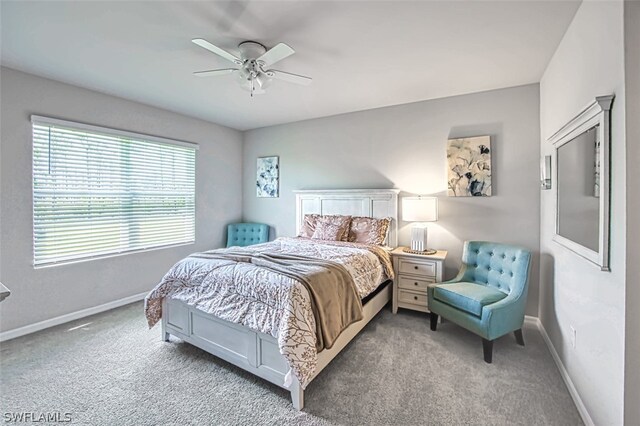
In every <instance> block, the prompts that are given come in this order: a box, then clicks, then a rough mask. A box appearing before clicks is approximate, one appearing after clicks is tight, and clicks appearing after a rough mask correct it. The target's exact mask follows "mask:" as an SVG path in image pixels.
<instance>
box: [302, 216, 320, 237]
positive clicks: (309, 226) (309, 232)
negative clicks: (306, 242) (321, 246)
mask: <svg viewBox="0 0 640 426" xmlns="http://www.w3.org/2000/svg"><path fill="white" fill-rule="evenodd" d="M321 217H322V216H320V215H319V214H305V215H304V223H303V224H302V228H301V229H300V233H299V234H298V237H306V238H311V237H313V233H314V231H315V230H316V226H317V224H318V219H320V218H321Z"/></svg>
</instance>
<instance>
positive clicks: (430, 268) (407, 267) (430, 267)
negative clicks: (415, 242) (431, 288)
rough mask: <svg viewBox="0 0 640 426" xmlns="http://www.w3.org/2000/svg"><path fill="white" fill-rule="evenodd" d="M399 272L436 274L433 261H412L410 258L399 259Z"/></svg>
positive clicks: (433, 275) (431, 275) (432, 275)
mask: <svg viewBox="0 0 640 426" xmlns="http://www.w3.org/2000/svg"><path fill="white" fill-rule="evenodd" d="M399 269H400V273H401V274H414V275H425V276H429V277H435V276H436V264H435V263H434V262H424V261H423V262H414V261H411V260H404V259H400V268H399Z"/></svg>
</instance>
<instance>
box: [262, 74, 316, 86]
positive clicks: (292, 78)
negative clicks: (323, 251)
mask: <svg viewBox="0 0 640 426" xmlns="http://www.w3.org/2000/svg"><path fill="white" fill-rule="evenodd" d="M266 74H267V75H268V76H269V77H273V78H277V79H278V80H283V81H288V82H289V83H295V84H301V85H303V86H308V85H310V84H311V82H312V81H313V79H312V78H311V77H305V76H304V75H298V74H292V73H290V72H284V71H278V70H268V71H266Z"/></svg>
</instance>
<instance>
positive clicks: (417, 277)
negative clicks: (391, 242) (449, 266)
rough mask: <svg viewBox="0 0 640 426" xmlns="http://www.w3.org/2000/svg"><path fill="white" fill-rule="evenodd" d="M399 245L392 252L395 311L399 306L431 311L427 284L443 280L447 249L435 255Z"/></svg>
mask: <svg viewBox="0 0 640 426" xmlns="http://www.w3.org/2000/svg"><path fill="white" fill-rule="evenodd" d="M403 249H404V247H398V248H396V249H395V250H393V251H392V252H391V256H392V257H393V269H394V271H395V274H396V278H395V280H393V313H394V314H395V313H396V312H398V308H406V309H413V310H414V311H420V312H429V308H428V306H427V285H429V284H431V283H436V282H441V281H442V274H443V272H444V260H445V259H446V257H447V252H446V251H445V250H438V252H437V253H435V254H433V255H422V254H411V253H405V252H404V251H403Z"/></svg>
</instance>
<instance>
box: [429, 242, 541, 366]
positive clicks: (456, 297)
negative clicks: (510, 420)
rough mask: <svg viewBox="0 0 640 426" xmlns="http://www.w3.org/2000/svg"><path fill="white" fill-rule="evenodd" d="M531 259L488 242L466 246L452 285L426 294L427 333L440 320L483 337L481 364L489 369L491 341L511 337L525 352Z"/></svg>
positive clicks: (437, 286)
mask: <svg viewBox="0 0 640 426" xmlns="http://www.w3.org/2000/svg"><path fill="white" fill-rule="evenodd" d="M530 263H531V253H530V252H529V251H527V250H525V249H523V248H520V247H515V246H510V245H506V244H497V243H490V242H486V241H467V242H465V243H464V250H463V252H462V268H461V269H460V272H459V273H458V276H457V277H455V278H454V279H453V280H451V281H447V282H443V283H438V284H430V285H429V287H428V288H427V298H428V303H429V310H430V311H431V330H433V331H435V330H436V327H437V324H438V315H441V316H442V317H443V318H445V319H447V320H450V321H451V322H454V323H456V324H458V325H459V326H461V327H464V328H466V329H467V330H470V331H472V332H474V333H476V334H478V335H479V336H480V337H482V348H483V350H484V360H485V362H487V363H491V359H492V354H493V341H494V340H495V339H497V338H498V337H500V336H503V335H505V334H507V333H510V332H512V331H513V332H514V333H515V337H516V341H517V342H518V344H519V345H522V346H524V339H523V337H522V324H523V323H524V310H525V306H526V303H527V288H528V284H529V265H530Z"/></svg>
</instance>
